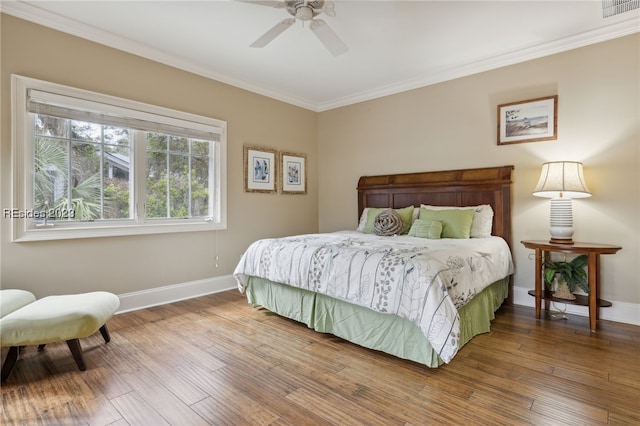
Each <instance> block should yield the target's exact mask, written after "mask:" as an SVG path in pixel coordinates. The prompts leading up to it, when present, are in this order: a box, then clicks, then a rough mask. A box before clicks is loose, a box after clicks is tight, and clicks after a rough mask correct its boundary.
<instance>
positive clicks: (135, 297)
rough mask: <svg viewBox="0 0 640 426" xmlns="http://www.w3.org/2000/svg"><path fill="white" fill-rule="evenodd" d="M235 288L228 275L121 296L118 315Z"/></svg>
mask: <svg viewBox="0 0 640 426" xmlns="http://www.w3.org/2000/svg"><path fill="white" fill-rule="evenodd" d="M234 288H236V289H237V288H238V283H237V282H236V280H235V278H233V276H232V275H226V276H222V277H214V278H207V279H204V280H198V281H191V282H186V283H181V284H174V285H168V286H164V287H156V288H151V289H149V290H143V291H135V292H132V293H125V294H119V295H118V297H119V298H120V308H119V309H118V311H117V312H116V314H121V313H124V312H129V311H136V310H138V309H144V308H150V307H152V306H158V305H164V304H167V303H173V302H178V301H180V300H186V299H192V298H194V297H199V296H205V295H207V294H213V293H219V292H221V291H226V290H231V289H234Z"/></svg>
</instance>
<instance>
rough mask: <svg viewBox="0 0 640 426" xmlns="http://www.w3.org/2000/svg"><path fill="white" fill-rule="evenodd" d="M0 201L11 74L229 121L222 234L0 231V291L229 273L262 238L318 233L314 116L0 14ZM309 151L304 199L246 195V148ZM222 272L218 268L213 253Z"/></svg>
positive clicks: (147, 284)
mask: <svg viewBox="0 0 640 426" xmlns="http://www.w3.org/2000/svg"><path fill="white" fill-rule="evenodd" d="M1 17H2V21H1V39H0V40H1V43H2V48H1V55H2V56H1V68H0V72H1V75H0V89H1V92H2V100H1V104H0V108H1V118H2V120H1V124H2V128H1V134H0V135H1V144H0V161H1V163H0V173H1V174H0V179H1V181H0V197H1V198H0V200H1V207H2V208H8V207H10V206H11V198H10V189H11V186H10V182H11V129H10V116H11V114H10V96H8V94H9V93H10V76H11V74H12V73H16V74H20V75H24V76H27V77H33V78H37V79H42V80H47V81H52V82H55V83H60V84H65V85H69V86H74V87H78V88H82V89H87V90H92V91H96V92H101V93H106V94H109V95H114V96H120V97H124V98H128V99H133V100H136V101H141V102H146V103H150V104H154V105H159V106H163V107H168V108H173V109H177V110H183V111H187V112H191V113H195V114H201V115H204V116H209V117H213V118H217V119H221V120H226V121H227V124H228V139H227V143H228V148H227V151H228V154H227V166H228V229H227V230H226V231H220V232H190V233H179V234H164V235H151V236H131V237H114V238H91V239H78V240H66V241H48V242H29V243H12V242H10V221H9V220H8V219H4V218H3V219H2V222H1V227H0V233H1V237H0V253H1V254H2V257H1V258H0V279H1V281H0V285H2V287H3V288H11V287H20V288H25V289H28V290H31V291H33V292H34V293H36V295H37V296H38V297H41V296H44V295H47V294H59V293H70V292H81V291H90V290H97V289H101V290H108V291H112V292H114V293H116V294H123V293H129V292H136V291H141V290H146V289H152V288H156V287H161V286H167V285H173V284H178V283H185V282H190V281H197V280H203V279H209V278H212V277H218V276H226V275H229V274H231V273H232V272H233V268H234V267H235V265H236V263H237V261H238V259H239V258H240V255H241V254H242V252H243V251H244V249H246V247H247V246H248V245H249V244H250V243H251V242H253V241H254V240H256V239H258V238H261V237H268V236H280V235H289V234H294V233H303V232H315V231H317V229H318V201H317V200H318V192H317V152H316V139H317V114H316V113H315V112H312V111H309V110H305V109H302V108H299V107H295V106H292V105H289V104H286V103H283V102H279V101H275V100H273V99H270V98H267V97H264V96H260V95H256V94H253V93H250V92H247V91H244V90H240V89H238V88H235V87H232V86H228V85H225V84H222V83H219V82H216V81H212V80H209V79H206V78H203V77H199V76H197V75H194V74H190V73H187V72H184V71H180V70H177V69H175V68H171V67H168V66H165V65H161V64H158V63H155V62H152V61H149V60H146V59H143V58H140V57H137V56H134V55H130V54H127V53H123V52H121V51H118V50H115V49H111V48H107V47H105V46H102V45H99V44H96V43H92V42H89V41H86V40H83V39H80V38H77V37H73V36H70V35H67V34H64V33H61V32H57V31H53V30H50V29H47V28H45V27H42V26H38V25H35V24H32V23H29V22H26V21H23V20H20V19H17V18H14V17H11V16H8V15H4V14H3V15H1ZM245 143H246V144H253V145H263V146H267V147H271V148H274V149H278V150H285V151H291V152H300V153H305V154H307V172H308V194H307V195H304V196H303V195H280V194H278V195H272V194H254V193H245V192H244V191H243V166H242V165H243V148H242V147H243V144H245ZM216 254H217V255H218V256H219V259H220V260H219V267H218V268H215V262H214V259H215V256H216Z"/></svg>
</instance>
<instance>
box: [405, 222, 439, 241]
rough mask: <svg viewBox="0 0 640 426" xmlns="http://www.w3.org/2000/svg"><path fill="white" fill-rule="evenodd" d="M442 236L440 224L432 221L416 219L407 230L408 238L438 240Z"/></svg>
mask: <svg viewBox="0 0 640 426" xmlns="http://www.w3.org/2000/svg"><path fill="white" fill-rule="evenodd" d="M441 234H442V222H440V221H439V220H434V221H433V222H427V221H426V220H423V219H416V220H415V222H413V225H411V229H410V230H409V236H410V237H419V238H429V239H431V240H436V239H438V238H440V235H441Z"/></svg>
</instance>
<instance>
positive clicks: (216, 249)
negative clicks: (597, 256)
mask: <svg viewBox="0 0 640 426" xmlns="http://www.w3.org/2000/svg"><path fill="white" fill-rule="evenodd" d="M0 42H1V43H2V45H1V55H2V56H1V60H2V62H1V68H0V73H1V75H0V92H1V93H2V98H1V103H0V109H1V111H0V112H1V122H0V123H1V126H2V127H1V130H0V136H1V144H0V201H1V207H2V208H5V207H8V206H10V205H11V203H10V177H11V167H10V165H11V140H10V134H11V133H10V126H9V121H10V109H9V108H10V102H9V97H8V96H7V95H6V94H8V93H9V88H10V75H11V74H12V73H17V74H21V75H25V76H28V77H33V78H39V79H43V80H49V81H52V82H56V83H61V84H66V85H71V86H74V87H80V88H84V89H88V90H93V91H97V92H103V93H107V94H110V95H115V96H121V97H126V98H131V99H134V100H137V101H142V102H147V103H152V104H157V105H160V106H164V107H168V108H174V109H180V110H185V111H188V112H192V113H196V114H202V115H206V116H211V117H214V118H218V119H222V120H226V121H227V122H228V170H229V179H228V189H229V199H228V206H229V207H228V217H229V220H228V225H229V226H228V230H227V231H220V232H217V233H214V232H202V233H184V234H167V235H152V236H134V237H116V238H100V239H86V240H69V241H57V242H31V243H11V242H10V240H9V229H10V228H9V226H10V223H9V221H8V220H6V219H2V222H1V226H0V234H1V235H0V254H1V257H0V286H2V287H4V288H8V287H22V288H26V289H29V290H32V291H34V292H35V293H36V294H37V295H38V296H43V295H45V294H53V293H64V292H77V291H88V290H95V289H105V290H110V291H113V292H115V293H117V294H123V293H129V292H136V291H141V290H146V289H154V288H157V287H162V286H167V285H172V284H178V283H184V282H189V281H196V280H201V279H208V278H211V277H222V276H228V275H229V274H230V273H231V272H232V271H233V268H234V267H235V264H236V262H237V260H238V258H239V256H240V255H241V253H242V251H243V250H244V249H245V248H246V246H247V245H248V244H249V243H251V242H252V241H254V240H256V239H258V238H262V237H267V236H277V235H289V234H295V233H303V232H315V231H317V230H320V231H333V230H338V229H351V228H355V226H356V214H357V212H356V209H357V203H356V191H355V188H356V184H357V180H358V177H359V176H361V175H372V174H385V173H396V172H398V173H402V172H413V171H425V170H443V169H451V168H469V167H484V166H493V165H505V164H512V165H514V166H515V173H514V179H515V182H514V187H513V195H514V197H513V198H514V201H513V212H514V217H513V219H514V226H513V228H514V229H513V231H514V254H515V261H516V279H515V281H516V286H519V287H520V288H521V289H523V290H524V289H527V288H531V287H532V285H533V284H532V283H533V261H532V260H531V259H530V256H529V255H530V253H529V251H528V250H526V249H524V248H523V247H522V246H521V245H520V243H519V241H520V240H522V239H544V238H547V236H548V231H547V224H548V208H549V207H548V200H546V199H541V198H536V197H533V196H532V195H531V190H532V189H533V186H534V185H535V183H536V180H537V177H538V173H539V168H540V165H541V163H542V162H544V161H552V160H577V161H582V162H584V165H585V173H586V178H587V182H588V184H589V186H590V189H591V191H592V193H593V197H591V198H588V199H582V200H575V201H574V220H575V226H576V234H575V236H574V238H575V239H576V240H580V241H594V242H602V243H612V244H619V245H621V246H622V247H623V250H622V251H620V252H619V253H618V254H617V255H615V256H605V257H603V259H602V282H603V290H602V293H603V297H605V298H608V299H610V300H614V301H620V302H626V303H630V304H636V305H637V304H638V303H640V290H639V289H640V278H639V277H640V262H639V261H638V260H639V259H640V174H639V171H638V169H639V168H640V149H639V145H640V142H639V140H640V135H639V128H640V122H639V121H640V87H639V86H640V83H639V77H638V76H639V75H640V35H634V36H629V37H625V38H621V39H617V40H614V41H610V42H605V43H602V44H599V45H594V46H590V47H586V48H582V49H577V50H574V51H570V52H566V53H562V54H558V55H555V56H553V57H548V58H543V59H539V60H535V61H530V62H527V63H523V64H519V65H514V66H510V67H505V68H502V69H499V70H494V71H489V72H485V73H482V74H477V75H473V76H470V77H466V78H461V79H457V80H454V81H450V82H445V83H442V84H437V85H433V86H429V87H425V88H422V89H417V90H412V91H408V92H405V93H401V94H398V95H394V96H388V97H385V98H381V99H377V100H374V101H370V102H364V103H361V104H357V105H352V106H348V107H344V108H338V109H335V110H331V111H326V112H322V113H319V114H316V113H314V112H311V111H308V110H305V109H302V108H298V107H295V106H292V105H287V104H285V103H282V102H279V101H275V100H272V99H269V98H266V97H263V96H259V95H256V94H253V93H250V92H247V91H243V90H241V89H237V88H234V87H231V86H228V85H225V84H222V83H219V82H216V81H212V80H209V79H206V78H203V77H199V76H197V75H193V74H190V73H187V72H183V71H180V70H177V69H174V68H171V67H168V66H164V65H161V64H158V63H155V62H152V61H149V60H146V59H143V58H140V57H137V56H134V55H129V54H126V53H123V52H121V51H117V50H114V49H111V48H107V47H104V46H101V45H98V44H95V43H92V42H89V41H86V40H82V39H79V38H77V37H73V36H70V35H66V34H63V33H60V32H57V31H53V30H50V29H46V28H44V27H41V26H38V25H35V24H32V23H28V22H25V21H22V20H20V19H17V18H14V17H11V16H7V15H2V21H1V33H0ZM550 94H558V96H559V130H558V132H559V139H558V140H557V141H552V142H536V143H524V144H516V145H508V146H497V145H496V142H495V140H496V105H498V104H501V103H506V102H511V101H518V100H523V99H530V98H534V97H539V96H546V95H550ZM245 143H249V144H257V145H264V146H268V147H272V148H275V149H281V150H287V151H294V152H302V153H306V154H307V156H308V160H307V161H308V164H307V172H308V175H309V179H308V189H309V192H308V194H307V195H306V196H299V195H265V194H249V193H245V192H243V170H242V145H243V144H245ZM216 255H218V256H219V257H220V261H219V267H218V268H215V264H214V260H213V259H214V258H215V256H216ZM635 315H636V316H637V313H636V314H635Z"/></svg>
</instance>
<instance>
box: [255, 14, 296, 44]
mask: <svg viewBox="0 0 640 426" xmlns="http://www.w3.org/2000/svg"><path fill="white" fill-rule="evenodd" d="M294 22H296V20H295V19H294V18H289V19H285V20H284V21H281V22H279V23H278V24H276V25H275V26H274V27H273V28H271V29H270V30H269V31H267V32H266V33H264V34H263V35H262V37H260V38H259V39H257V40H256V41H254V42H253V43H252V44H251V47H265V46H266V45H267V44H269V43H271V42H272V41H273V39H274V38H276V37H278V36H279V35H280V34H282V33H283V32H284V30H286V29H287V28H289V27H290V26H291V25H293V24H294Z"/></svg>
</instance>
